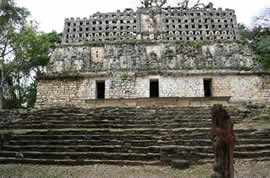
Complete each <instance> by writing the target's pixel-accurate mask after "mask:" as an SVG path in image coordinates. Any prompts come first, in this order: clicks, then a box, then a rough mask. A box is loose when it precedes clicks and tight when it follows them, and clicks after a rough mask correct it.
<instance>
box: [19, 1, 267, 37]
mask: <svg viewBox="0 0 270 178" xmlns="http://www.w3.org/2000/svg"><path fill="white" fill-rule="evenodd" d="M179 1H180V0H168V5H170V6H176V5H177V2H179ZM210 1H211V2H213V3H214V7H215V8H219V7H221V8H224V9H225V8H231V9H235V11H236V15H237V20H238V22H239V23H244V24H245V25H247V26H249V25H251V22H252V17H254V16H256V15H259V14H260V12H262V10H263V9H264V8H270V0H255V1H252V0H210ZM16 2H17V3H18V4H19V5H20V6H23V7H26V8H28V9H29V10H30V11H31V13H32V19H34V20H36V21H37V22H38V23H39V27H40V30H41V31H44V32H50V31H52V30H56V31H57V32H62V31H63V29H64V27H63V26H64V19H65V18H70V17H81V18H83V17H89V16H90V15H91V14H93V13H95V12H98V11H99V12H115V11H116V10H118V9H119V10H123V9H125V8H133V9H134V10H135V9H136V8H137V7H139V6H140V0H75V1H74V0H17V1H16ZM202 2H209V1H207V0H202Z"/></svg>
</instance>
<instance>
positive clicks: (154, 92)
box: [150, 80, 159, 98]
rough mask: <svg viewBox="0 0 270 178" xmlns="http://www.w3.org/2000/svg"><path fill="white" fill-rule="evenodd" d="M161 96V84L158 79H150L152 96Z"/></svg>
mask: <svg viewBox="0 0 270 178" xmlns="http://www.w3.org/2000/svg"><path fill="white" fill-rule="evenodd" d="M158 97H159V84H158V80H150V98H158Z"/></svg>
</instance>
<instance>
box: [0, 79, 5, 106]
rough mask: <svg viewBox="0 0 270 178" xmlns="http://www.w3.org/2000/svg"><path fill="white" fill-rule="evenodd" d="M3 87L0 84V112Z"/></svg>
mask: <svg viewBox="0 0 270 178" xmlns="http://www.w3.org/2000/svg"><path fill="white" fill-rule="evenodd" d="M3 91H4V90H3V85H2V84H0V110H2V109H3Z"/></svg>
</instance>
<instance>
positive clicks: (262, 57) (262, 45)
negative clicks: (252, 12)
mask: <svg viewBox="0 0 270 178" xmlns="http://www.w3.org/2000/svg"><path fill="white" fill-rule="evenodd" d="M239 29H240V33H241V38H242V40H243V41H245V42H247V43H249V44H250V45H251V46H252V47H253V50H254V52H255V53H256V55H257V58H258V60H259V61H260V62H261V64H262V65H263V67H264V70H267V71H270V9H265V10H264V11H263V13H262V15H261V16H259V17H255V18H254V25H253V28H251V29H248V28H246V27H245V26H244V25H240V28H239Z"/></svg>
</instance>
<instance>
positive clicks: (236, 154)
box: [234, 150, 270, 159]
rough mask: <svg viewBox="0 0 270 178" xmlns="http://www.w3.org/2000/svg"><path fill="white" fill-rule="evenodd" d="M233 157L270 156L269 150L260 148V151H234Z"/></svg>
mask: <svg viewBox="0 0 270 178" xmlns="http://www.w3.org/2000/svg"><path fill="white" fill-rule="evenodd" d="M234 157H235V158H244V159H245V158H255V159H256V158H263V157H270V150H261V151H245V152H243V151H241V152H239V151H234Z"/></svg>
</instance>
